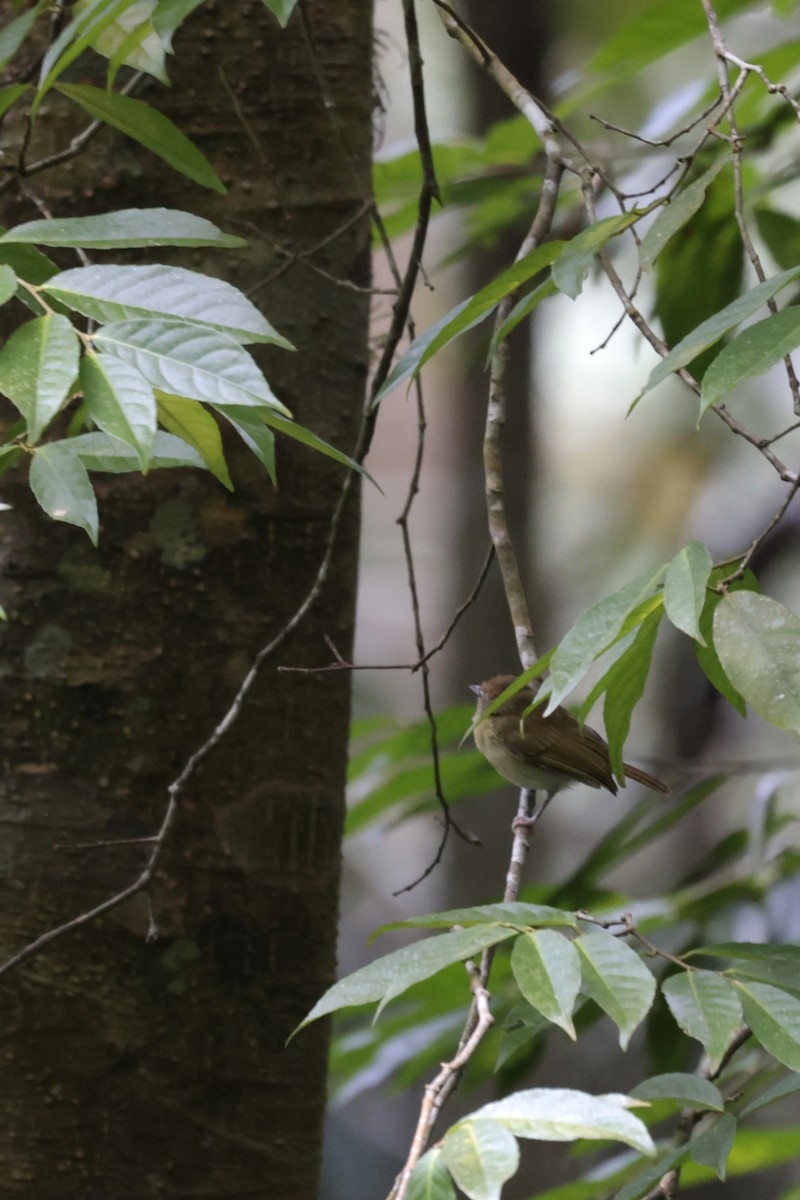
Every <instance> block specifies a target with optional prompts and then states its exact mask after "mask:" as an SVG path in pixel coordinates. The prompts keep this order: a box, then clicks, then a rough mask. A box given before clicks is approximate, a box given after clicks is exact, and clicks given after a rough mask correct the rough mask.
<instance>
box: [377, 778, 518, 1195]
mask: <svg viewBox="0 0 800 1200" xmlns="http://www.w3.org/2000/svg"><path fill="white" fill-rule="evenodd" d="M532 795H533V793H531V792H528V791H526V790H525V789H523V790H522V791H521V792H520V798H519V807H518V810H517V819H516V821H515V822H514V840H513V843H512V847H511V858H510V861H509V867H508V872H507V874H506V888H505V892H504V894H503V903H504V904H509V903H512V902H513V901H515V900H517V899H518V897H519V889H520V880H521V876H522V868H523V866H524V864H525V859H526V856H527V852H528V848H529V842H528V837H529V834H530V832H531V827H530V824H529V821H530V811H531V802H532V800H531V798H532ZM493 957H494V948H493V947H489V949H487V950H484V952H483V955H482V956H481V964H480V967H477V966H476V965H475V963H474V962H467V963H466V964H465V966H466V969H467V972H468V974H469V979H470V989H471V991H472V1004H471V1005H470V1010H469V1013H468V1015H467V1019H466V1022H465V1024H464V1029H463V1032H462V1034H461V1037H460V1038H459V1043H458V1049H457V1051H456V1053H455V1056H454V1057H453V1058H452V1059H451V1060H450V1061H449V1062H446V1063H442V1067H441V1070H440V1071H439V1073H438V1074H437V1075H436V1076H435V1077H434V1078H433V1079H432V1080H431V1082H430V1083H428V1084H426V1085H425V1092H424V1095H423V1099H422V1104H421V1105H420V1111H419V1117H418V1118H417V1125H416V1129H415V1130H414V1136H413V1138H412V1140H411V1146H410V1147H409V1152H408V1157H407V1158H406V1161H405V1163H404V1164H403V1168H402V1170H401V1171H400V1174H399V1175H398V1176H397V1179H396V1180H395V1182H394V1186H393V1187H392V1190H391V1191H390V1192H389V1195H388V1197H387V1200H404V1197H405V1195H406V1192H407V1190H408V1184H409V1180H410V1178H411V1172H412V1171H413V1170H414V1167H415V1166H416V1164H417V1163H418V1162H419V1160H420V1158H421V1157H422V1155H423V1154H424V1153H425V1150H426V1149H427V1146H428V1143H429V1141H430V1138H431V1135H432V1133H433V1130H434V1127H435V1125H436V1122H437V1120H438V1117H439V1114H440V1113H441V1111H442V1108H443V1107H444V1105H445V1103H446V1102H447V1099H448V1097H449V1096H450V1094H451V1093H452V1092H453V1091H454V1090H455V1088H456V1087H458V1083H459V1081H460V1079H461V1075H462V1074H463V1071H464V1067H465V1066H466V1065H467V1063H468V1062H469V1060H470V1058H471V1057H472V1055H473V1054H474V1053H475V1051H476V1050H477V1049H478V1046H479V1045H480V1044H481V1042H482V1041H483V1039H484V1038H485V1036H486V1034H487V1033H488V1032H489V1030H490V1029H491V1027H492V1025H493V1023H494V1018H493V1017H492V1014H491V1011H490V1009H489V991H488V986H487V985H488V982H489V973H490V970H491V965H492V959H493Z"/></svg>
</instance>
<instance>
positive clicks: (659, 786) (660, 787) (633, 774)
mask: <svg viewBox="0 0 800 1200" xmlns="http://www.w3.org/2000/svg"><path fill="white" fill-rule="evenodd" d="M622 765H623V766H624V768H625V775H626V777H627V778H628V779H635V780H636V782H637V783H643V784H644V786H645V787H649V788H650V789H651V790H652V791H654V792H661V794H662V796H668V795H669V788H668V787H667V785H666V784H665V783H662V782H661V780H660V779H656V778H655V777H654V776H653V775H648V774H647V771H640V770H639V768H638V767H632V766H631V765H630V763H623V764H622Z"/></svg>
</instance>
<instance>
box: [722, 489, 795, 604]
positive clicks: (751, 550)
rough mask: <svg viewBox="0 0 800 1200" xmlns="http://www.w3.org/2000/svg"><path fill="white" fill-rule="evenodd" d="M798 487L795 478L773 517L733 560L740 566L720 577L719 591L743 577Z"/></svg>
mask: <svg viewBox="0 0 800 1200" xmlns="http://www.w3.org/2000/svg"><path fill="white" fill-rule="evenodd" d="M798 487H800V479H795V481H794V482H793V483H792V484H791V485H790V486H789V488H788V489H787V492H786V496H785V497H784V499H783V501H782V502H781V504H780V506H779V507H778V508H777V510H776V511H775V513H774V514H773V516H772V518H771V519H770V520H769V521H768V522H767V524H766V525H765V526H764V528H763V529H762V530H761V532H760V533H759V534H757V536H756V537H754V538H753V540H752V542H751V543H750V545H749V546H748V547H747V549H746V550H745V552H744V554H742V555H741V556H740V557H737V558H735V559H733V560H732V561H734V562H736V563H738V566H737V567H736V570H735V571H732V572H731V574H730V575H726V576H725V578H724V579H720V581H719V583H718V584H717V585H716V587H717V591H724V590H725V589H726V588H729V587H730V585H731V584H732V583H735V582H736V580H737V579H741V578H742V576H743V575H744V573H745V571H746V570H747V568H748V566H749V565H750V561H751V559H752V557H753V555H754V554H755V552H756V551H757V550H758V548H759V546H760V545H761V543H762V542H763V541H764V539H765V538H767V537H769V535H770V534H771V533H772V531H773V529H774V528H775V527H776V525H779V524H780V522H781V521H782V520H783V516H784V513H785V512H786V510H787V509H788V507H789V505H790V504H791V503H792V501H793V500H794V498H795V496H796V495H797V489H798Z"/></svg>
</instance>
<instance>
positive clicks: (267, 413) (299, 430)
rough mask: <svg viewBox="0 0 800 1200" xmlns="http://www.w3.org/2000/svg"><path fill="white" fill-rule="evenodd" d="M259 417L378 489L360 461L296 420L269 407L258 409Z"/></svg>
mask: <svg viewBox="0 0 800 1200" xmlns="http://www.w3.org/2000/svg"><path fill="white" fill-rule="evenodd" d="M260 413H261V419H262V420H263V421H264V422H265V424H267V425H271V426H272V428H273V429H277V430H278V432H279V433H285V434H286V436H287V437H290V438H293V439H294V440H295V441H296V442H301V443H302V445H304V446H308V447H309V448H310V449H311V450H316V451H318V452H319V453H320V454H324V455H325V456H326V457H327V458H332V459H333V460H334V461H335V462H338V463H341V464H342V466H345V467H349V468H350V470H351V471H357V472H358V474H359V475H363V476H364V478H365V479H368V480H369V481H370V483H373V484H375V487H376V488H378V491H380V490H381V489H380V487H378V484H377V483H375V480H374V479H373V478H372V476H371V475H370V473H369V471H366V470H365V469H364V468H363V467H362V466H361V463H357V462H356V460H355V459H354V458H351V457H350V455H349V454H345V453H344V452H343V451H342V450H337V449H336V447H335V446H331V444H330V443H329V442H326V441H324V440H323V439H322V438H321V437H317V435H316V434H315V433H312V432H311V430H310V429H306V428H305V426H304V425H298V424H297V422H296V421H290V420H287V419H286V417H282V416H280V415H279V414H278V413H276V412H275V411H274V410H273V409H271V408H265V409H261V410H260Z"/></svg>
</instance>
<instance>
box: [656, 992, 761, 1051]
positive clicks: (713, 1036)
mask: <svg viewBox="0 0 800 1200" xmlns="http://www.w3.org/2000/svg"><path fill="white" fill-rule="evenodd" d="M661 991H662V992H663V994H664V999H665V1000H666V1002H667V1004H668V1005H669V1010H670V1012H671V1013H672V1015H673V1017H674V1018H675V1020H676V1021H677V1023H678V1025H679V1026H680V1027H681V1029H682V1030H683V1032H684V1033H686V1034H688V1036H689V1037H691V1038H695V1040H696V1041H698V1042H700V1043H701V1044H702V1046H703V1048H704V1050H705V1052H706V1054H707V1055H708V1057H709V1060H710V1065H711V1070H712V1071H716V1069H717V1068H718V1067H719V1065H720V1063H721V1062H722V1056H723V1055H724V1053H725V1051H726V1050H727V1048H728V1046H729V1045H730V1043H731V1041H732V1039H733V1037H734V1035H735V1033H736V1032H737V1030H738V1029H739V1026H740V1025H741V1023H742V1005H741V1001H740V1000H739V997H738V995H737V993H736V990H735V988H734V987H733V984H732V983H730V982H729V981H728V980H727V979H725V978H724V977H723V976H722V975H718V974H717V973H716V971H682V972H681V973H680V974H678V975H670V977H669V978H668V979H665V980H664V983H663V984H662V985H661Z"/></svg>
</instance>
